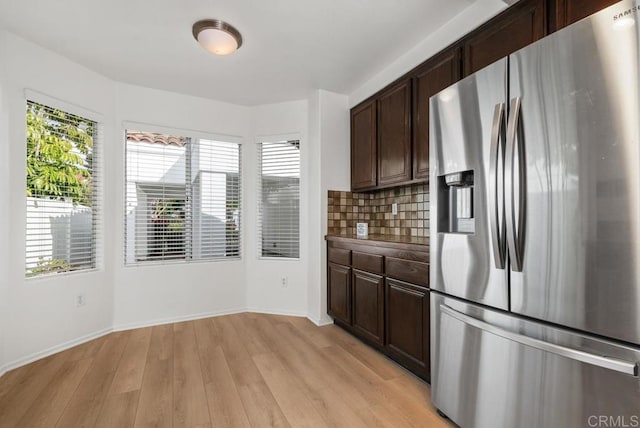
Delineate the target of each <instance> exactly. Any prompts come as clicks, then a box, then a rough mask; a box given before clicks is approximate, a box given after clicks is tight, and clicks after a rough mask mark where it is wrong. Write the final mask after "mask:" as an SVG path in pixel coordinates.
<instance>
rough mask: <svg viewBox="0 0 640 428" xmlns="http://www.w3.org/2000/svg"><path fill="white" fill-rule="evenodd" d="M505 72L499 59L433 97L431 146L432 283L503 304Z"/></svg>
mask: <svg viewBox="0 0 640 428" xmlns="http://www.w3.org/2000/svg"><path fill="white" fill-rule="evenodd" d="M506 73H507V61H506V59H504V60H501V61H498V62H496V63H494V64H492V65H490V66H489V67H487V68H485V69H483V70H481V71H479V72H477V73H475V74H474V75H473V76H469V77H467V78H466V79H463V80H461V81H460V82H458V83H457V84H455V85H453V86H451V87H449V88H447V89H445V90H444V91H442V92H440V93H439V94H436V95H435V96H433V97H431V100H430V102H431V104H430V105H431V108H430V114H431V117H430V123H431V126H430V132H431V135H430V144H431V146H430V149H429V153H431V154H432V155H431V157H430V172H431V176H430V194H431V196H430V198H431V201H430V210H431V216H430V229H431V239H430V252H431V258H430V260H431V269H430V271H431V278H430V287H431V288H432V289H436V290H439V291H442V292H444V293H447V294H451V295H454V296H459V297H462V298H464V299H467V300H471V301H474V302H478V303H482V304H485V305H488V306H493V307H497V308H502V309H508V305H509V294H508V272H507V271H506V270H505V269H504V266H505V264H506V263H505V257H506V255H505V254H504V252H503V254H499V253H496V249H497V248H499V246H500V245H504V239H503V237H504V231H503V229H504V226H503V223H504V210H503V197H502V185H503V181H502V177H503V175H502V163H503V157H504V129H505V122H506V117H507V112H506V106H505V104H504V103H505V101H506V95H507V94H506V84H507V82H506V79H507V75H506ZM492 137H497V138H499V141H498V144H497V145H496V144H493V145H492ZM493 140H494V142H495V138H493ZM492 149H493V150H492ZM492 156H493V157H492ZM492 159H493V162H492ZM458 177H467V178H468V180H466V181H465V180H458V181H456V180H454V178H456V179H457V178H458ZM462 181H464V182H462ZM470 183H473V184H472V185H470ZM460 186H466V187H460ZM463 202H464V203H463ZM454 204H457V207H455V208H454V206H453V205H454ZM470 217H472V218H470ZM492 233H493V235H492ZM496 234H497V235H496Z"/></svg>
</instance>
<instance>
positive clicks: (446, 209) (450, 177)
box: [438, 171, 475, 233]
mask: <svg viewBox="0 0 640 428" xmlns="http://www.w3.org/2000/svg"><path fill="white" fill-rule="evenodd" d="M438 208H439V209H438V232H442V233H474V232H475V219H474V214H473V171H458V172H454V173H451V174H446V175H441V176H439V177H438Z"/></svg>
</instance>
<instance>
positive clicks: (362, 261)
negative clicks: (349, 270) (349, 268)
mask: <svg viewBox="0 0 640 428" xmlns="http://www.w3.org/2000/svg"><path fill="white" fill-rule="evenodd" d="M382 260H383V257H382V256H378V255H375V254H367V253H359V252H357V251H353V253H352V254H351V263H352V265H353V267H354V268H356V269H360V270H365V271H367V272H373V273H382V272H383V268H384V265H383V263H382Z"/></svg>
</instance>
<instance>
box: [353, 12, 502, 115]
mask: <svg viewBox="0 0 640 428" xmlns="http://www.w3.org/2000/svg"><path fill="white" fill-rule="evenodd" d="M506 7H507V5H506V4H505V3H504V2H502V1H501V0H476V1H475V2H474V3H472V4H471V5H470V6H469V7H467V8H466V9H464V10H463V11H462V12H460V13H459V14H458V15H456V16H455V17H454V18H453V19H452V20H450V21H449V22H447V23H446V24H444V25H443V26H442V27H440V28H439V29H438V30H436V31H434V32H433V33H432V34H431V35H430V36H429V37H427V38H426V39H424V40H423V41H422V42H420V43H418V44H417V45H416V46H415V47H413V48H412V49H410V50H409V51H407V52H406V53H405V54H404V55H402V56H401V57H400V58H398V59H397V60H396V61H394V62H392V63H391V64H389V66H388V67H386V68H385V69H384V70H382V71H381V72H380V73H378V74H376V75H375V76H373V77H372V78H371V79H369V80H368V81H366V82H365V83H364V84H363V85H362V86H360V87H359V88H357V89H356V90H355V91H353V92H351V94H349V106H350V107H353V106H355V105H356V104H358V103H359V102H361V101H363V100H365V99H366V98H368V97H369V96H371V95H372V94H374V93H375V92H377V91H379V90H380V89H382V88H384V87H385V86H386V85H388V84H389V83H391V82H393V81H394V80H395V79H397V78H398V77H400V76H402V75H403V74H404V73H406V72H408V71H409V70H411V69H412V68H414V67H415V66H417V65H419V64H421V63H422V62H423V61H424V60H426V59H427V58H430V57H431V56H433V55H434V54H436V53H438V52H439V51H441V50H442V49H444V48H445V47H447V46H448V45H450V44H451V43H453V42H455V41H456V40H458V39H460V38H461V37H462V36H464V35H465V34H467V33H469V32H470V31H471V30H473V29H474V28H476V27H478V26H480V25H481V24H483V23H484V22H486V21H488V20H489V19H490V18H492V17H493V16H495V15H497V14H498V13H499V12H500V11H502V10H504V9H505V8H506Z"/></svg>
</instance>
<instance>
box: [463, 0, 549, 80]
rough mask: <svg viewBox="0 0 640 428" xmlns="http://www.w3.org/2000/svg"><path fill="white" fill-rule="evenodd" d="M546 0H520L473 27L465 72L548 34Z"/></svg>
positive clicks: (467, 47) (482, 66) (474, 70)
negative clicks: (477, 26) (481, 24)
mask: <svg viewBox="0 0 640 428" xmlns="http://www.w3.org/2000/svg"><path fill="white" fill-rule="evenodd" d="M545 3H546V1H545V0H520V1H519V2H517V3H516V4H515V5H513V6H511V7H510V8H508V9H507V10H506V11H504V12H503V13H501V14H500V15H498V16H496V17H495V18H493V19H491V20H490V21H489V22H487V23H486V24H484V25H483V26H482V27H480V28H479V29H477V30H475V31H473V32H472V33H471V34H470V35H469V36H468V37H467V38H466V39H465V40H464V75H465V76H468V75H469V74H472V73H474V72H476V71H478V70H480V69H481V68H484V67H486V66H487V65H489V64H491V63H493V62H495V61H497V60H499V59H500V58H503V57H505V56H507V55H510V54H512V53H513V52H515V51H517V50H518V49H521V48H523V47H525V46H527V45H529V44H531V43H533V42H535V41H536V40H539V39H541V38H542V37H544V36H545V33H546V28H547V19H546V4H545Z"/></svg>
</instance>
